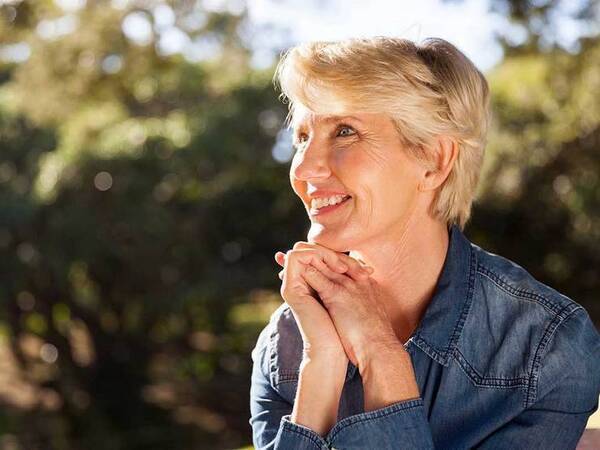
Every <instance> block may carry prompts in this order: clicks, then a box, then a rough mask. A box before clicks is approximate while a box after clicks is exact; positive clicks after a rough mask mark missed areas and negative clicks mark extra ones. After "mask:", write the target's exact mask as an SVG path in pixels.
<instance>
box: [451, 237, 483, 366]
mask: <svg viewBox="0 0 600 450" xmlns="http://www.w3.org/2000/svg"><path fill="white" fill-rule="evenodd" d="M469 250H470V257H469V285H468V286H467V298H466V300H465V304H464V306H463V310H462V311H461V314H460V317H459V319H458V322H457V323H456V325H455V327H454V331H452V334H451V336H450V340H449V341H448V347H447V348H446V352H445V354H444V361H445V362H446V365H447V364H448V359H449V358H450V357H451V356H452V355H449V352H450V350H451V349H454V351H456V350H457V346H456V345H457V343H458V338H459V336H460V333H461V331H462V329H463V327H464V324H465V321H466V320H467V316H468V315H469V311H470V310H471V304H472V303H473V290H474V288H475V268H476V267H477V258H476V254H475V250H474V249H473V247H472V246H470V245H469Z"/></svg>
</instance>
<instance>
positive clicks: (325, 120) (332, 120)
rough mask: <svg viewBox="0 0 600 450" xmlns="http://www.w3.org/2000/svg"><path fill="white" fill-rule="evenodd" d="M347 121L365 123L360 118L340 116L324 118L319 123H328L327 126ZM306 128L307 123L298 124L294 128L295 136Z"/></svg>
mask: <svg viewBox="0 0 600 450" xmlns="http://www.w3.org/2000/svg"><path fill="white" fill-rule="evenodd" d="M347 119H352V120H355V121H357V122H360V123H361V124H362V123H363V121H362V120H360V119H359V118H358V117H355V116H340V115H330V116H324V117H323V118H321V119H319V121H320V122H323V123H326V124H331V123H335V122H341V121H343V120H347ZM305 128H306V123H304V122H300V123H298V124H297V125H296V126H295V127H293V130H294V134H297V133H299V132H300V131H301V130H304V129H305Z"/></svg>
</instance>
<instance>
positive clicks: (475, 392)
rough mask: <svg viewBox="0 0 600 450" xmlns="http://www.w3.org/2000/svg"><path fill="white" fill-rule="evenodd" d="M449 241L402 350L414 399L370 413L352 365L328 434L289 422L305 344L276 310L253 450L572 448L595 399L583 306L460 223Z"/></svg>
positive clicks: (595, 368)
mask: <svg viewBox="0 0 600 450" xmlns="http://www.w3.org/2000/svg"><path fill="white" fill-rule="evenodd" d="M449 237H450V240H449V246H448V251H447V253H446V258H445V261H444V266H443V268H442V272H441V274H440V277H439V279H438V283H437V285H436V288H435V291H434V294H433V297H432V299H431V301H430V303H429V305H428V307H427V309H426V311H425V313H424V315H423V318H422V320H421V322H420V323H419V326H418V327H417V328H416V330H415V331H414V333H413V334H412V336H411V337H410V339H409V340H408V341H407V342H406V343H405V344H404V346H405V348H406V350H407V351H408V352H409V354H410V356H411V361H412V364H413V368H414V371H415V375H416V379H417V383H418V386H419V393H420V396H419V398H416V399H410V400H406V401H399V402H397V403H394V404H391V405H388V406H386V407H382V408H380V409H377V410H373V411H367V412H365V411H364V403H363V402H364V392H363V385H362V381H361V377H360V373H359V371H358V370H357V368H356V366H354V365H353V364H352V363H350V362H349V363H348V369H347V372H346V378H345V381H344V387H343V391H342V394H341V397H340V403H339V409H338V417H337V423H336V424H335V425H334V427H333V428H332V429H331V430H330V431H329V432H328V433H327V435H326V436H321V435H319V434H317V433H316V432H315V431H313V430H311V429H310V428H308V427H305V426H303V425H300V424H296V423H293V422H291V420H290V416H291V412H292V408H293V404H294V399H295V395H296V390H297V387H298V375H299V365H300V362H301V361H302V348H303V343H302V337H301V336H300V333H299V330H298V326H297V324H296V322H295V319H294V316H293V314H292V312H291V310H290V308H289V306H288V305H287V304H286V303H283V304H282V305H281V306H280V307H279V308H277V310H276V311H275V312H274V313H273V314H272V315H271V318H270V321H269V323H268V324H267V325H266V326H265V328H264V329H263V330H262V332H261V333H260V335H259V337H258V340H257V342H256V346H255V348H254V349H253V351H252V360H253V370H252V378H251V386H250V412H251V417H250V419H249V423H250V425H251V427H252V432H253V443H254V446H255V448H256V450H261V449H282V450H284V449H285V450H288V449H289V450H291V449H298V450H299V449H310V450H317V449H334V448H335V449H339V450H346V449H361V450H364V449H377V450H387V449H432V448H437V449H467V448H482V449H520V448H522V449H560V450H564V449H574V448H575V447H576V445H577V442H578V441H579V438H580V437H581V435H582V433H583V430H584V429H585V426H586V423H587V420H588V417H589V416H590V415H591V414H592V413H593V412H594V411H596V410H597V408H598V396H599V394H600V335H599V334H598V332H597V330H596V328H595V326H594V324H593V322H592V321H591V319H590V317H589V315H588V313H587V311H586V310H585V309H584V308H583V307H582V306H581V305H579V304H578V303H576V302H575V301H573V300H571V299H570V298H568V297H566V296H564V295H562V294H560V293H559V292H557V291H556V290H554V289H552V288H550V287H549V286H546V285H544V284H542V283H541V282H539V281H537V280H535V279H534V278H533V277H532V276H531V275H530V274H529V273H528V272H527V271H526V270H525V269H523V268H522V267H521V266H519V265H517V264H515V263H514V262H512V261H510V260H508V259H506V258H504V257H502V256H499V255H496V254H493V253H490V252H487V251H485V250H483V249H481V248H480V247H479V246H477V245H475V244H473V243H472V242H470V241H469V240H468V239H467V238H466V237H465V235H464V234H463V233H462V231H461V230H460V229H459V228H458V226H457V225H452V226H451V227H450V228H449Z"/></svg>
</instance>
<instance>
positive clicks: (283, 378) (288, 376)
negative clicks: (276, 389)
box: [277, 369, 300, 384]
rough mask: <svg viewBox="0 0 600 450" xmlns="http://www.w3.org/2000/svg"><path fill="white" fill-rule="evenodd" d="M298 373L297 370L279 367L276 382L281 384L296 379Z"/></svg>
mask: <svg viewBox="0 0 600 450" xmlns="http://www.w3.org/2000/svg"><path fill="white" fill-rule="evenodd" d="M299 374H300V372H299V371H296V372H293V371H292V372H288V371H284V370H281V369H279V376H278V377H277V383H278V384H281V383H287V382H290V381H298V376H299Z"/></svg>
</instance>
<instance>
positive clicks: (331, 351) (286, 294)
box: [275, 243, 348, 361]
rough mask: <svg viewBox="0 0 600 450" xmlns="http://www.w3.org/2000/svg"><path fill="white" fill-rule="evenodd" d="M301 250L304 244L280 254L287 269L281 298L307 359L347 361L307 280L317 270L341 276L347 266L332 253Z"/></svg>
mask: <svg viewBox="0 0 600 450" xmlns="http://www.w3.org/2000/svg"><path fill="white" fill-rule="evenodd" d="M301 247H303V246H302V243H297V244H296V245H294V249H293V250H290V251H288V252H287V253H282V252H277V253H276V254H275V260H276V261H277V262H278V263H279V264H280V265H281V266H283V267H284V268H283V270H282V271H281V272H280V273H279V278H281V279H282V281H283V283H282V284H281V296H282V297H283V299H284V300H285V301H286V302H287V304H288V305H290V309H291V310H292V313H293V314H294V317H295V319H296V323H297V324H298V328H299V330H300V334H301V335H302V339H303V341H304V355H305V357H309V358H321V357H323V359H328V358H330V357H338V356H340V357H341V358H343V359H345V360H346V361H347V357H346V353H345V351H344V346H343V345H342V343H341V341H340V337H339V335H338V333H337V331H336V328H335V326H334V324H333V322H332V319H331V317H330V315H329V313H328V312H327V310H326V309H325V307H324V305H323V304H322V303H321V299H320V298H319V295H318V294H317V292H316V291H315V290H314V289H313V288H311V286H310V285H309V284H308V282H307V278H306V277H307V270H308V269H309V268H315V267H318V268H319V269H320V270H323V271H327V272H328V273H336V274H341V273H342V272H346V271H347V270H348V266H347V265H346V264H343V263H341V261H340V258H338V257H337V256H336V255H334V254H332V253H325V252H322V251H318V250H316V249H314V248H306V247H304V248H301Z"/></svg>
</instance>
